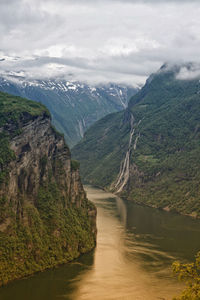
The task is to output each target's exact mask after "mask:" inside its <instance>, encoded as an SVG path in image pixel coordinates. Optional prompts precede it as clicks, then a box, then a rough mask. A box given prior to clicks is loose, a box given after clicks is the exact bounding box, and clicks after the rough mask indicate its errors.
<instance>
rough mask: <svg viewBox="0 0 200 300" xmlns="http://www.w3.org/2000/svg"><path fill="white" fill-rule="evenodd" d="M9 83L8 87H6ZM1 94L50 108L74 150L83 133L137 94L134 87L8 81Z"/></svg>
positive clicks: (55, 121)
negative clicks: (24, 83) (5, 93)
mask: <svg viewBox="0 0 200 300" xmlns="http://www.w3.org/2000/svg"><path fill="white" fill-rule="evenodd" d="M5 80H6V83H5ZM5 80H4V81H3V82H4V83H3V84H2V82H1V83H0V90H2V91H4V92H7V93H10V94H16V95H19V96H23V97H24V96H25V97H27V98H28V99H32V100H36V101H38V102H41V103H43V104H44V105H45V106H46V107H48V109H49V111H50V112H51V115H52V122H53V124H54V125H55V127H56V128H57V130H59V132H63V133H64V135H65V138H66V141H67V144H68V145H69V146H70V147H72V146H73V145H75V144H76V143H77V142H78V141H80V139H81V138H82V135H83V133H84V132H85V130H86V129H87V128H89V127H90V126H91V125H92V124H93V123H94V122H95V121H96V120H99V119H100V118H102V117H103V116H105V115H107V114H109V113H112V112H116V111H121V110H122V109H124V104H123V103H125V104H127V102H128V99H129V98H130V97H131V96H132V95H134V94H135V93H136V92H137V90H136V89H134V88H132V87H126V86H118V85H108V86H99V87H96V88H95V89H94V88H91V87H90V86H88V85H86V84H83V83H78V82H77V83H69V82H68V83H66V81H57V80H55V81H54V80H52V81H49V80H47V81H44V80H43V81H37V84H36V85H34V84H29V82H27V84H26V85H25V86H24V85H23V84H21V83H17V82H14V81H13V80H9V79H8V78H5Z"/></svg>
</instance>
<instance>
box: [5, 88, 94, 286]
mask: <svg viewBox="0 0 200 300" xmlns="http://www.w3.org/2000/svg"><path fill="white" fill-rule="evenodd" d="M13 99H14V100H13ZM22 100H23V99H22ZM22 100H21V99H20V98H15V97H8V96H7V95H6V94H2V93H1V94H0V105H1V108H2V115H1V116H0V118H1V123H0V124H1V125H2V126H1V130H0V131H1V132H0V134H1V136H0V138H1V142H2V145H1V149H0V150H1V151H0V172H1V174H0V175H1V176H0V179H1V180H0V254H1V255H0V285H1V284H4V283H6V282H8V281H10V280H12V279H14V278H19V277H22V276H25V275H28V274H31V273H33V272H36V271H41V270H43V269H45V268H50V267H52V266H55V265H57V264H60V263H65V262H67V261H69V260H72V259H73V258H75V257H77V256H78V255H79V254H80V253H84V252H86V251H89V250H90V249H92V248H93V247H94V246H95V238H96V223H95V220H96V209H95V207H94V206H93V205H92V204H91V203H90V202H89V201H88V200H87V198H86V194H85V192H84V190H83V186H82V184H81V181H80V177H79V169H78V163H77V162H75V161H71V157H70V151H69V149H68V147H67V146H66V144H65V142H64V138H63V136H62V135H60V134H59V133H57V132H56V131H55V129H54V128H53V127H52V126H51V121H50V116H49V114H48V112H47V111H46V110H45V109H44V107H42V106H41V105H40V104H35V103H34V104H33V102H30V101H27V102H26V100H23V101H22ZM21 101H22V102H23V103H20V102H21ZM24 102H25V104H26V105H27V107H26V108H24V109H23V110H22V109H21V107H22V106H23V105H22V104H24ZM16 103H17V108H16V107H15V109H14V110H12V108H13V105H15V106H16ZM18 105H19V106H20V109H19V107H18ZM29 105H32V106H33V107H34V105H36V108H37V109H38V108H39V109H40V110H39V113H38V112H37V113H36V112H35V111H30V109H28V107H29ZM29 108H30V107H29ZM18 109H19V110H21V111H18ZM5 116H6V118H5ZM5 147H6V148H5Z"/></svg>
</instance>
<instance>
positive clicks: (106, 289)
mask: <svg viewBox="0 0 200 300" xmlns="http://www.w3.org/2000/svg"><path fill="white" fill-rule="evenodd" d="M86 190H87V193H88V198H89V199H90V200H92V201H93V202H94V203H95V204H96V206H97V208H98V218H97V226H98V239H97V248H96V249H95V250H94V251H93V252H91V253H88V254H86V255H83V256H82V257H80V258H79V259H78V260H76V261H75V262H72V263H70V264H67V265H64V266H60V267H58V268H56V269H53V270H49V271H46V272H43V273H40V274H36V275H34V276H32V277H29V278H27V279H23V280H19V281H15V282H12V283H10V284H8V285H7V286H5V287H3V288H1V289H0V299H2V300H12V299H14V300H56V299H70V300H79V299H80V300H82V299H85V300H101V299H102V300H112V299H113V300H114V299H122V300H129V299H130V300H131V299H134V300H139V299H141V300H155V299H171V298H172V296H173V295H176V294H177V293H179V292H180V290H181V289H182V286H181V285H180V284H179V283H178V282H177V280H176V279H175V278H174V277H173V276H172V272H171V263H172V262H173V261H174V260H177V259H181V260H182V261H190V260H191V259H192V258H193V256H194V255H195V253H196V252H197V251H198V250H199V249H200V239H199V236H200V221H199V220H194V219H192V218H189V217H184V216H180V215H176V214H171V213H167V212H164V211H159V210H156V209H151V208H148V207H143V206H138V205H135V204H133V203H130V202H127V201H124V200H122V199H120V198H118V197H116V196H114V195H112V194H109V193H106V192H104V191H102V190H99V189H96V188H93V187H86Z"/></svg>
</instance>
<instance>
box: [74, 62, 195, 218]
mask: <svg viewBox="0 0 200 300" xmlns="http://www.w3.org/2000/svg"><path fill="white" fill-rule="evenodd" d="M183 69H186V70H187V71H188V72H190V71H191V69H192V65H191V64H187V65H184V66H179V65H176V66H173V67H169V66H168V65H164V66H163V67H162V68H161V69H160V70H159V71H158V72H157V73H155V74H152V75H151V76H150V77H149V78H148V80H147V82H146V84H145V86H144V87H143V88H142V89H141V90H140V91H139V92H138V93H137V94H136V95H135V96H133V97H132V98H131V100H130V102H129V106H128V108H127V109H126V110H124V111H122V112H119V113H114V114H110V115H108V116H106V117H104V118H103V119H101V120H100V121H98V122H96V123H95V124H94V125H93V126H92V127H91V128H90V129H89V130H88V131H87V132H86V133H85V136H84V138H83V140H82V141H81V142H80V143H79V144H78V145H76V146H75V147H74V149H73V150H72V151H73V152H72V153H73V156H74V157H75V158H77V159H79V160H80V162H81V170H82V178H84V181H86V182H88V183H91V184H95V185H98V186H101V187H104V188H107V189H110V190H112V191H114V192H116V193H119V194H120V195H122V196H126V197H127V198H128V199H129V200H132V201H135V202H138V203H142V204H146V205H149V206H153V207H157V208H162V209H165V210H171V211H177V212H179V213H183V214H189V215H193V216H200V184H199V183H200V159H199V158H200V116H199V112H200V80H199V79H191V80H187V78H185V80H180V79H179V78H180V74H181V71H182V70H183Z"/></svg>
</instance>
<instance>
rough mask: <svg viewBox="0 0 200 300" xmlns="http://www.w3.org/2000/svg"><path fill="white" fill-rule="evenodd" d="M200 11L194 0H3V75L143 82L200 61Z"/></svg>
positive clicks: (0, 27)
mask: <svg viewBox="0 0 200 300" xmlns="http://www.w3.org/2000/svg"><path fill="white" fill-rule="evenodd" d="M199 15H200V4H199V0H198V1H196V0H193V1H192V0H190V1H186V0H159V1H158V0H148V1H147V0H101V1H98V0H73V1H72V0H60V1H55V0H45V1H44V0H10V1H4V0H1V2H0V35H1V45H0V72H1V73H5V72H6V73H7V72H9V71H13V72H20V71H23V72H24V74H26V76H28V77H40V78H41V77H51V76H52V77H62V76H63V77H65V78H67V77H68V76H69V77H70V78H71V77H72V74H73V78H74V79H75V80H84V81H90V82H107V81H116V82H127V83H129V84H142V83H144V81H145V79H146V77H147V76H148V75H149V74H151V73H152V72H155V71H156V70H157V69H158V68H159V67H160V66H161V65H162V64H163V62H166V61H169V62H172V63H177V62H186V61H197V62H199V61H200V58H199V49H200V35H199V28H200V18H199ZM69 74H70V75H69Z"/></svg>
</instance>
